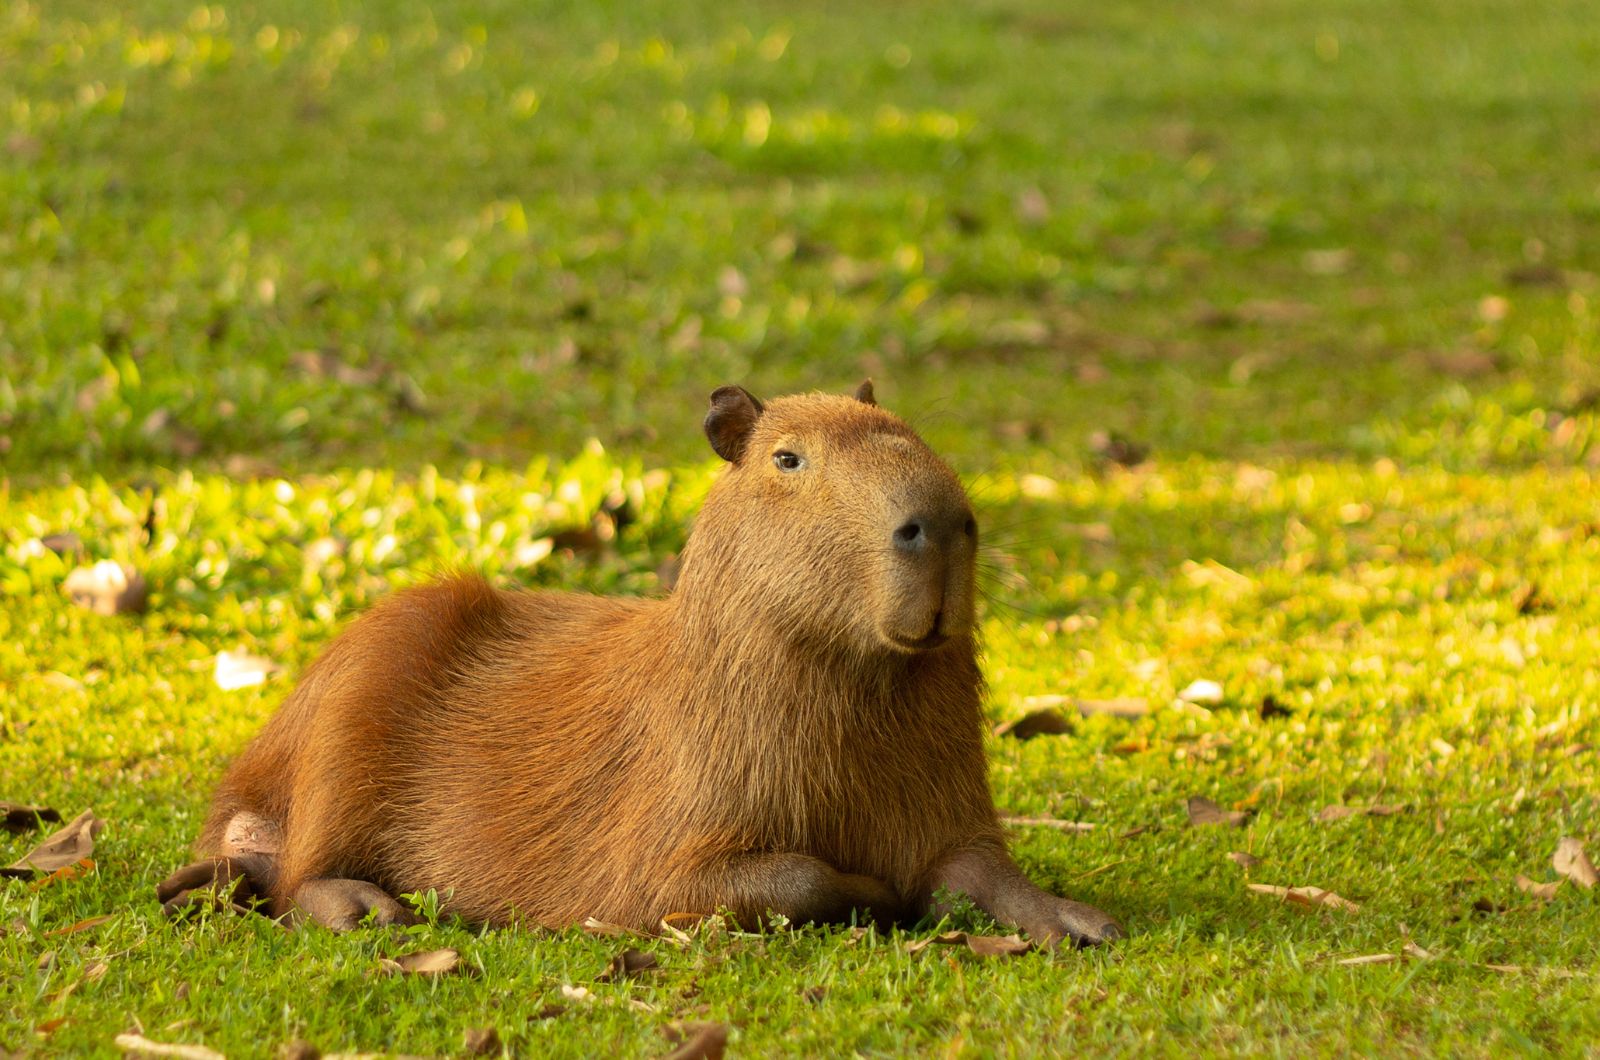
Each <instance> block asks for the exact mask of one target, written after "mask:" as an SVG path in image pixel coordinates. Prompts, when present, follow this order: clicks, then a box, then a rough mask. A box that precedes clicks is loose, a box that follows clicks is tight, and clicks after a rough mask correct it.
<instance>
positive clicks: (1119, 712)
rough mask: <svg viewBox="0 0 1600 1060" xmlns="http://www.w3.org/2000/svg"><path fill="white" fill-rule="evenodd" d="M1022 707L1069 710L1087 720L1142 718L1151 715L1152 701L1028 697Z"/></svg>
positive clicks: (1128, 698)
mask: <svg viewBox="0 0 1600 1060" xmlns="http://www.w3.org/2000/svg"><path fill="white" fill-rule="evenodd" d="M1022 705H1023V706H1024V707H1026V708H1027V709H1029V710H1031V711H1036V712H1043V711H1048V710H1060V709H1062V708H1067V709H1071V710H1075V711H1077V712H1078V714H1080V715H1081V716H1083V717H1085V718H1087V717H1091V716H1093V715H1095V714H1106V715H1109V716H1111V717H1113V718H1142V717H1144V716H1145V715H1147V714H1149V713H1150V701H1149V700H1148V699H1146V698H1144V697H1143V696H1118V697H1115V698H1112V699H1075V698H1074V697H1072V696H1054V695H1052V696H1026V697H1024V698H1023V700H1022Z"/></svg>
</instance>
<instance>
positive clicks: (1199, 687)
mask: <svg viewBox="0 0 1600 1060" xmlns="http://www.w3.org/2000/svg"><path fill="white" fill-rule="evenodd" d="M1178 698H1179V699H1181V700H1183V701H1184V702H1185V703H1196V704H1199V705H1200V706H1202V707H1214V706H1216V705H1217V704H1218V703H1221V702H1222V699H1223V692H1222V686H1221V685H1220V684H1218V683H1217V682H1215V681H1207V680H1203V679H1202V680H1199V681H1190V682H1189V684H1188V685H1187V686H1185V688H1184V690H1183V691H1182V692H1179V693H1178Z"/></svg>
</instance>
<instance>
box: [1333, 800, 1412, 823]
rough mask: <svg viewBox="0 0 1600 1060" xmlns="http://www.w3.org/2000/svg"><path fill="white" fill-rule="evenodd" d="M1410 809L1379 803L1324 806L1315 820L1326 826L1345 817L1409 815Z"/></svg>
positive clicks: (1395, 804) (1401, 804)
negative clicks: (1371, 804)
mask: <svg viewBox="0 0 1600 1060" xmlns="http://www.w3.org/2000/svg"><path fill="white" fill-rule="evenodd" d="M1409 812H1411V807H1409V806H1407V805H1405V804H1403V803H1379V804H1376V805H1373V806H1325V807H1323V809H1322V812H1321V813H1319V814H1317V820H1318V821H1321V822H1322V823H1324V824H1326V823H1328V822H1329V821H1342V820H1344V819H1345V818H1346V817H1356V816H1358V815H1365V816H1367V817H1393V816H1395V815H1396V814H1401V813H1409Z"/></svg>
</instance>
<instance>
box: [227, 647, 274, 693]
mask: <svg viewBox="0 0 1600 1060" xmlns="http://www.w3.org/2000/svg"><path fill="white" fill-rule="evenodd" d="M213 665H214V667H215V669H214V672H213V676H214V677H215V679H216V682H217V687H218V688H220V689H222V690H223V691H224V692H232V691H235V690H237V689H240V688H249V687H251V686H252V685H259V684H265V683H266V680H267V678H268V677H271V676H272V675H273V674H275V673H277V672H278V671H279V670H280V669H282V667H280V666H279V665H278V664H277V663H275V662H273V661H272V660H271V659H264V658H262V657H261V656H259V655H251V654H250V653H249V652H247V651H219V652H217V658H216V661H215V663H214V664H213Z"/></svg>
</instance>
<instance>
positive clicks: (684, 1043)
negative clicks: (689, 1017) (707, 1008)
mask: <svg viewBox="0 0 1600 1060" xmlns="http://www.w3.org/2000/svg"><path fill="white" fill-rule="evenodd" d="M664 1033H665V1034H666V1036H667V1040H668V1041H670V1042H672V1043H673V1044H675V1045H677V1048H676V1049H674V1050H672V1052H670V1053H668V1054H667V1060H722V1054H723V1053H724V1052H725V1051H726V1050H727V1048H728V1028H727V1027H725V1026H723V1025H722V1024H720V1023H685V1024H681V1025H677V1026H671V1027H668V1028H666V1030H665V1032H664Z"/></svg>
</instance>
